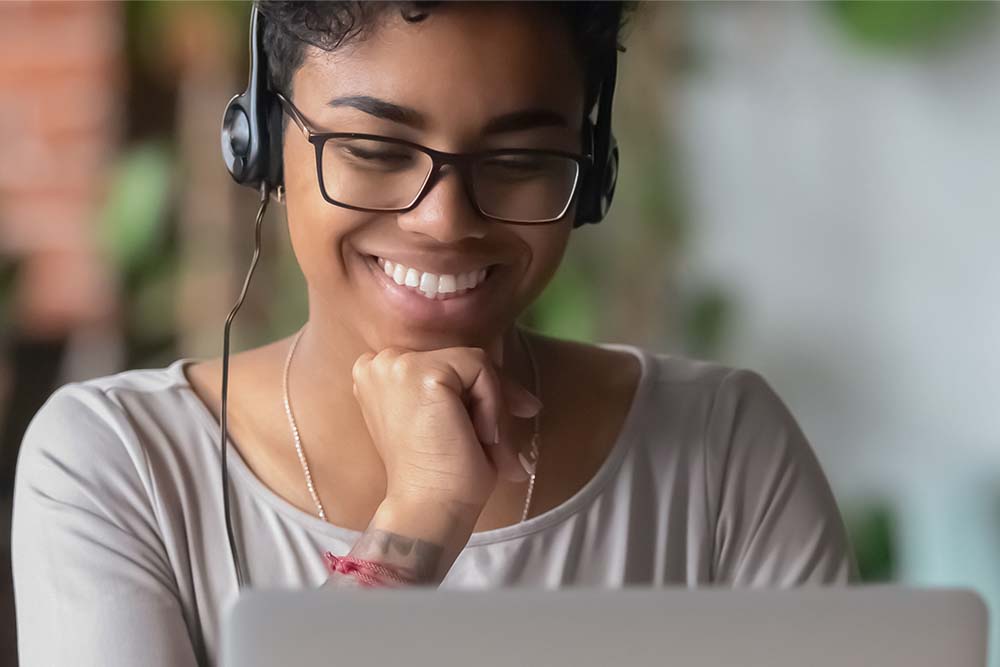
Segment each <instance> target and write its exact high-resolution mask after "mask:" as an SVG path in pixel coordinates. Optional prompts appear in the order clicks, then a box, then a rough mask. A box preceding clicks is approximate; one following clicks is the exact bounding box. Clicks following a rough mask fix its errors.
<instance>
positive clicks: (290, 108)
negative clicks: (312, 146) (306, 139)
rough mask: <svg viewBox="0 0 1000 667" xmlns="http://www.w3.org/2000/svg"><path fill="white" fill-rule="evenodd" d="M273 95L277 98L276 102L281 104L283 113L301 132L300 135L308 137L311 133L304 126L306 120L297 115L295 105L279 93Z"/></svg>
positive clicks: (307, 127) (306, 126)
mask: <svg viewBox="0 0 1000 667" xmlns="http://www.w3.org/2000/svg"><path fill="white" fill-rule="evenodd" d="M274 95H275V97H277V98H278V101H279V102H280V103H281V106H282V107H283V108H284V110H285V112H286V113H287V114H288V115H289V116H290V117H291V119H292V121H294V122H295V124H296V125H298V126H299V129H300V130H302V134H304V135H306V136H309V135H310V134H311V131H310V130H309V126H308V125H306V119H305V118H303V117H302V114H301V113H299V110H298V109H296V108H295V105H293V104H292V103H291V102H289V101H288V100H287V99H285V96H284V95H282V94H281V93H274Z"/></svg>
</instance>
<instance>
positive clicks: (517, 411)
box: [510, 405, 542, 419]
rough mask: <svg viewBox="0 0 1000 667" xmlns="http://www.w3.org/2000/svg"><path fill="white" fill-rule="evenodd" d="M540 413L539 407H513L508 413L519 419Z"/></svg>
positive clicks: (540, 408)
mask: <svg viewBox="0 0 1000 667" xmlns="http://www.w3.org/2000/svg"><path fill="white" fill-rule="evenodd" d="M541 411H542V406H540V405H514V406H511V408H510V413H511V414H512V415H514V416H515V417H520V418H521V419H527V418H528V417H534V416H535V415H537V414H538V413H539V412H541Z"/></svg>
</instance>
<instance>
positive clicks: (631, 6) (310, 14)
mask: <svg viewBox="0 0 1000 667" xmlns="http://www.w3.org/2000/svg"><path fill="white" fill-rule="evenodd" d="M438 4H440V3H439V2H365V1H362V2H315V1H305V2H301V1H283V0H257V7H258V8H259V10H260V13H261V14H262V15H263V16H264V35H263V41H264V43H263V47H264V52H265V54H266V57H267V66H268V83H269V85H270V87H271V90H275V91H277V92H280V93H282V94H284V95H286V96H287V95H289V94H290V93H291V84H292V75H293V74H294V73H295V71H296V70H297V69H298V68H299V67H301V66H302V63H303V61H304V59H305V47H306V45H307V44H311V45H312V46H315V47H316V48H318V49H322V50H324V51H334V50H336V49H337V48H339V47H340V46H342V45H344V44H346V43H348V42H351V41H354V40H363V39H364V38H366V37H367V36H369V35H370V34H371V33H372V32H373V31H374V30H375V29H376V28H377V27H378V26H379V24H380V21H381V19H383V18H384V14H385V13H386V12H387V10H388V9H390V8H396V9H398V11H399V12H400V15H401V16H402V18H403V19H404V20H405V21H407V22H410V23H418V22H420V21H422V20H424V19H425V18H427V16H428V14H429V12H430V11H431V10H432V9H433V7H434V5H438ZM536 4H542V5H546V6H549V7H550V8H551V9H552V10H553V11H554V12H556V13H558V14H559V15H561V16H562V17H563V18H564V19H565V20H566V21H567V22H568V24H569V28H570V32H571V34H572V38H573V43H574V47H575V48H576V51H577V54H578V55H579V57H580V58H581V60H582V63H583V71H584V81H585V86H586V90H585V97H584V102H585V106H584V108H585V109H586V110H587V112H588V113H589V111H590V110H591V109H592V108H593V106H594V104H595V103H596V101H597V94H598V92H599V90H600V84H601V79H602V78H603V73H604V71H605V69H606V67H607V63H608V57H609V55H610V53H611V50H612V49H618V50H620V51H624V50H625V49H624V47H623V46H622V44H621V39H622V33H623V31H624V28H625V25H626V24H627V22H628V18H629V16H630V15H631V14H632V12H633V11H634V10H635V8H636V6H637V4H638V3H636V2H604V1H601V2H598V1H594V0H586V1H584V2H542V3H536Z"/></svg>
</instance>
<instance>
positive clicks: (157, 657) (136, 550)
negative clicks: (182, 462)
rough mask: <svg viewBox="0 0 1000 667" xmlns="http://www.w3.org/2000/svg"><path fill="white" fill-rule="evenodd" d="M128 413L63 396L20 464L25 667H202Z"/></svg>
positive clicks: (18, 582)
mask: <svg viewBox="0 0 1000 667" xmlns="http://www.w3.org/2000/svg"><path fill="white" fill-rule="evenodd" d="M143 451H144V450H143V449H142V447H141V444H140V443H139V442H138V441H137V438H136V436H135V433H134V431H133V429H132V428H130V425H129V420H128V417H127V415H126V414H125V413H124V412H123V411H122V410H121V408H120V407H119V406H118V405H117V404H116V403H114V402H113V401H111V400H110V399H109V398H108V397H107V396H106V395H105V394H104V392H103V391H102V390H100V389H99V388H96V387H92V386H88V385H83V384H75V385H67V386H65V387H63V388H62V389H60V390H58V391H57V392H56V393H55V394H53V395H52V397H51V398H50V399H49V400H48V402H47V403H46V404H45V405H44V406H43V407H42V409H41V410H40V411H39V412H38V414H37V415H36V416H35V418H34V419H33V421H32V423H31V425H30V426H29V428H28V431H27V433H26V434H25V437H24V442H23V444H22V447H21V452H20V455H19V458H18V466H17V477H16V482H15V490H14V512H13V523H12V535H11V540H12V545H11V550H12V566H13V575H14V596H15V603H16V614H17V633H18V653H19V659H20V665H21V667H39V666H41V665H46V666H48V665H102V666H105V667H117V666H119V665H121V666H122V667H124V666H126V665H127V666H129V667H132V666H134V665H148V666H151V667H159V666H163V667H167V666H168V665H169V666H170V667H188V666H193V665H195V664H197V661H196V657H195V649H194V648H193V646H192V642H191V639H190V637H191V636H190V634H189V631H188V625H187V623H186V621H185V618H184V615H183V611H182V606H181V604H180V601H179V600H180V599H179V595H178V592H177V585H176V579H175V577H174V575H173V571H172V569H171V566H170V563H169V559H168V558H167V555H166V550H165V548H164V546H163V540H162V538H161V533H160V530H159V527H158V521H157V515H156V512H155V511H154V507H155V503H153V502H152V501H151V497H152V490H151V488H152V487H151V484H150V475H149V474H148V467H147V466H146V464H145V457H144V455H143Z"/></svg>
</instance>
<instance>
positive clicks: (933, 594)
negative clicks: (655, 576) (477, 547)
mask: <svg viewBox="0 0 1000 667" xmlns="http://www.w3.org/2000/svg"><path fill="white" fill-rule="evenodd" d="M986 636H987V611H986V607H985V605H984V604H983V602H982V600H981V599H980V598H979V597H978V596H977V595H976V594H975V593H972V592H971V591H965V590H946V589H940V590H914V589H902V588H896V587H883V586H879V587H859V588H800V589H793V590H785V591H776V590H775V591H762V590H753V591H751V590H736V591H733V590H722V589H701V590H686V589H648V588H644V589H624V590H600V589H567V590H560V591H538V590H523V589H522V590H516V589H504V590H495V591H476V592H467V591H436V590H433V589H409V590H397V591H389V590H356V589H350V590H335V591H302V592H288V591H285V592H278V591H271V592H263V591H250V592H248V593H245V594H244V595H243V596H242V597H241V598H240V600H238V602H237V603H236V605H235V606H234V608H233V609H232V610H231V613H230V614H229V615H228V616H227V618H226V620H225V622H224V626H223V642H222V657H223V662H222V665H223V667H237V666H239V667H264V666H265V665H268V666H270V665H296V664H302V665H310V666H311V667H317V666H318V665H351V667H358V666H363V665H379V666H380V667H381V666H384V665H396V664H400V665H407V666H408V667H411V666H412V667H418V666H423V665H427V666H428V667H431V666H433V667H448V666H451V665H455V666H458V665H461V666H462V667H470V666H472V665H475V666H476V667H511V666H512V665H517V666H520V665H540V666H545V667H584V666H590V665H593V666H594V667H597V666H600V667H606V666H608V665H621V666H623V667H624V666H628V667H653V666H654V665H655V666H656V667H662V666H663V665H670V666H671V667H718V666H719V665H724V664H731V665H743V666H747V667H753V666H758V665H759V666H761V667H763V666H765V665H766V666H767V667H803V666H807V665H808V666H811V667H834V666H836V667H841V666H842V665H878V666H879V667H941V666H943V665H948V666H949V667H984V666H985V665H986Z"/></svg>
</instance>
